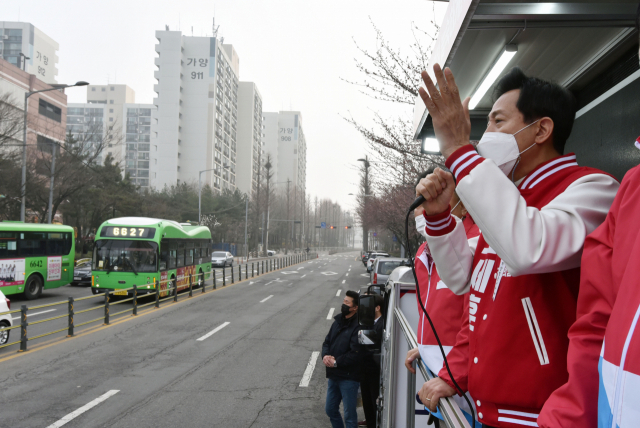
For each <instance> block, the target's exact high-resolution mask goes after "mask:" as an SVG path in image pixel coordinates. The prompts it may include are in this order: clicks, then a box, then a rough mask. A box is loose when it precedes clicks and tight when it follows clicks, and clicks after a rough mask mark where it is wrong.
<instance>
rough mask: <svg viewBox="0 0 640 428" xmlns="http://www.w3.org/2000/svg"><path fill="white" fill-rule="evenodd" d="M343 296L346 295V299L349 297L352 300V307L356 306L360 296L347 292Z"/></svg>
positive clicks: (353, 292) (351, 291) (355, 292)
mask: <svg viewBox="0 0 640 428" xmlns="http://www.w3.org/2000/svg"><path fill="white" fill-rule="evenodd" d="M345 294H346V295H347V297H351V298H352V299H353V306H358V302H359V300H360V295H359V294H358V292H357V291H353V290H347V292H346V293H345Z"/></svg>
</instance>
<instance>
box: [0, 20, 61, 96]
mask: <svg viewBox="0 0 640 428" xmlns="http://www.w3.org/2000/svg"><path fill="white" fill-rule="evenodd" d="M58 49H59V45H58V42H56V41H55V40H53V39H52V38H51V37H49V36H47V35H46V34H44V33H43V32H42V31H40V30H39V29H38V28H36V27H34V26H33V25H32V24H29V23H28V22H12V21H0V58H4V59H5V60H6V61H9V62H10V63H11V64H13V65H15V66H16V67H18V68H20V69H23V70H24V71H26V72H27V73H29V74H34V75H35V76H36V77H37V78H38V79H40V80H42V81H43V82H46V83H49V84H51V83H57V80H56V78H57V76H58Z"/></svg>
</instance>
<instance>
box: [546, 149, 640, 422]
mask: <svg viewBox="0 0 640 428" xmlns="http://www.w3.org/2000/svg"><path fill="white" fill-rule="evenodd" d="M636 145H637V147H638V148H640V137H638V140H637V141H636ZM638 216H640V166H636V167H635V168H633V169H631V170H630V171H629V172H627V174H626V175H625V177H624V179H623V180H622V184H621V186H620V190H619V191H618V194H617V195H616V198H615V200H614V201H613V205H612V206H611V211H609V214H608V215H607V219H606V220H605V222H604V223H603V224H602V225H601V226H600V227H598V228H597V229H596V230H595V231H594V232H593V233H592V234H591V235H589V236H588V237H587V240H586V241H585V243H584V252H583V254H582V269H581V278H580V294H579V295H578V310H577V316H578V318H577V320H576V322H575V323H574V324H573V326H571V329H570V330H569V354H568V357H567V360H568V370H569V381H568V382H567V383H566V384H565V385H563V386H562V387H560V388H559V389H558V390H556V391H555V392H554V393H553V394H552V395H551V397H549V399H548V400H547V402H546V403H545V405H544V407H543V408H542V412H541V413H540V417H539V418H538V424H539V425H540V426H541V427H549V428H551V427H584V428H589V427H596V426H598V427H606V428H611V427H620V428H630V427H639V426H640V413H639V412H638V404H639V403H640V329H639V328H638V317H639V315H640V286H639V282H638V281H640V263H638V254H640V223H639V222H638Z"/></svg>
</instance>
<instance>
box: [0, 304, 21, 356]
mask: <svg viewBox="0 0 640 428" xmlns="http://www.w3.org/2000/svg"><path fill="white" fill-rule="evenodd" d="M10 310H11V301H10V300H9V299H7V298H6V297H5V296H4V294H3V293H2V291H0V313H2V312H9V311H10ZM6 327H13V319H12V318H11V314H4V315H0V328H6ZM9 333H11V330H8V331H0V345H4V344H7V343H9ZM18 333H19V332H18Z"/></svg>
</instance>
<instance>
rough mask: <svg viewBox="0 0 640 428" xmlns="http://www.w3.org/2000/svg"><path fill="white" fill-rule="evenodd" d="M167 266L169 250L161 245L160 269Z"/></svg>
mask: <svg viewBox="0 0 640 428" xmlns="http://www.w3.org/2000/svg"><path fill="white" fill-rule="evenodd" d="M167 266H169V250H168V249H167V247H163V248H162V251H161V252H160V270H167Z"/></svg>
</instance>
